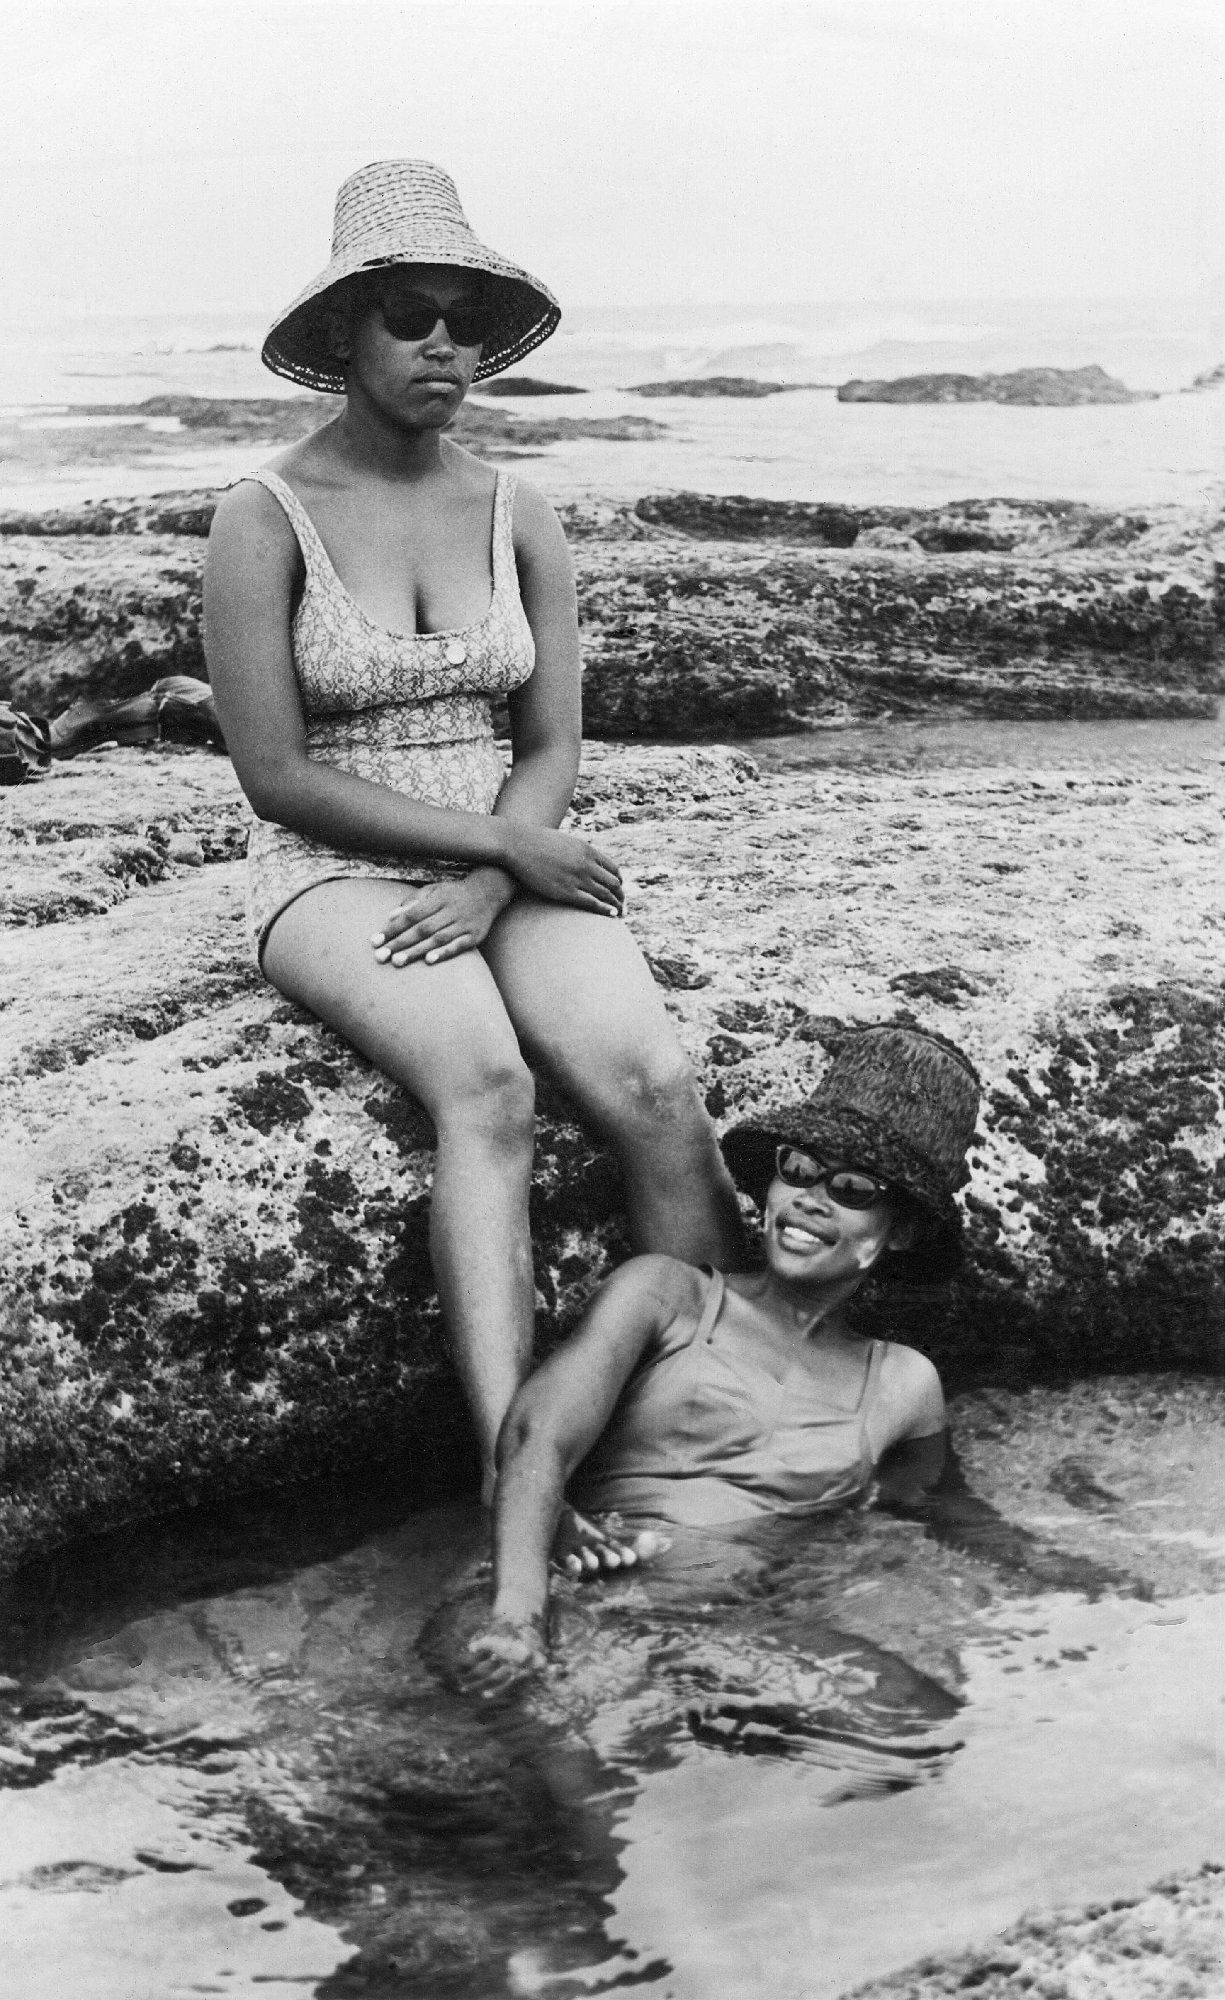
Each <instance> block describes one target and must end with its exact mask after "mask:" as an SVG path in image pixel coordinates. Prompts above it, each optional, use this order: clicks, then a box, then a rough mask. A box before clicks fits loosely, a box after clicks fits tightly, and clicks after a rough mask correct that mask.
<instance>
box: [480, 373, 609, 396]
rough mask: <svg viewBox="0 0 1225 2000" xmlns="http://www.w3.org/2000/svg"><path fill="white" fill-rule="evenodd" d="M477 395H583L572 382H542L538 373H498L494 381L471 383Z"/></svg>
mask: <svg viewBox="0 0 1225 2000" xmlns="http://www.w3.org/2000/svg"><path fill="white" fill-rule="evenodd" d="M473 394H474V395H477V396H585V395H586V394H587V391H586V390H585V389H580V388H579V387H578V386H577V385H576V384H575V383H573V382H543V381H542V380H541V379H540V377H539V375H499V376H498V377H497V379H496V381H492V382H477V383H475V384H474V385H473Z"/></svg>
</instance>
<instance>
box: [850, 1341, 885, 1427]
mask: <svg viewBox="0 0 1225 2000" xmlns="http://www.w3.org/2000/svg"><path fill="white" fill-rule="evenodd" d="M888 1351H889V1342H888V1341H887V1340H874V1341H873V1342H872V1352H871V1353H870V1354H869V1356H868V1365H867V1367H866V1368H865V1370H864V1376H863V1388H862V1389H861V1390H860V1392H859V1409H858V1412H857V1414H858V1417H859V1428H860V1431H861V1432H866V1430H867V1425H868V1418H869V1417H870V1416H871V1414H872V1405H873V1403H875V1401H876V1392H877V1390H878V1389H879V1388H880V1371H881V1369H882V1368H883V1367H884V1365H885V1355H886V1354H887V1353H888Z"/></svg>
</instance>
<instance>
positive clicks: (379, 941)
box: [370, 931, 387, 944]
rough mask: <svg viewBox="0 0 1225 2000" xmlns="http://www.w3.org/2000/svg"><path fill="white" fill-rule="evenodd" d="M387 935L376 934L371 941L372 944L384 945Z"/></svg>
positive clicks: (382, 932) (378, 932)
mask: <svg viewBox="0 0 1225 2000" xmlns="http://www.w3.org/2000/svg"><path fill="white" fill-rule="evenodd" d="M386 935H387V933H386V932H385V931H376V932H375V933H374V936H373V937H372V938H371V940H370V942H371V944H382V942H383V940H384V938H385V937H386Z"/></svg>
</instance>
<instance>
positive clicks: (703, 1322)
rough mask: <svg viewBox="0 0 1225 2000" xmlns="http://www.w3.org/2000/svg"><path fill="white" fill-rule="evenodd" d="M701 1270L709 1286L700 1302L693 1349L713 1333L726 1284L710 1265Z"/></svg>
mask: <svg viewBox="0 0 1225 2000" xmlns="http://www.w3.org/2000/svg"><path fill="white" fill-rule="evenodd" d="M702 1268H703V1270H704V1271H706V1272H707V1273H708V1274H709V1277H710V1284H709V1286H708V1287H707V1291H706V1297H705V1299H704V1300H703V1302H702V1312H701V1316H700V1318H699V1320H698V1323H697V1327H696V1328H695V1330H694V1335H693V1345H694V1346H695V1347H699V1346H700V1345H701V1344H702V1342H703V1341H704V1340H709V1339H710V1336H711V1334H712V1333H713V1332H714V1330H715V1321H716V1320H717V1319H718V1317H719V1313H720V1311H721V1310H722V1306H723V1294H724V1292H725V1291H726V1290H727V1284H726V1281H725V1279H724V1276H723V1273H722V1271H716V1270H715V1268H714V1266H713V1265H712V1264H704V1265H703V1266H702Z"/></svg>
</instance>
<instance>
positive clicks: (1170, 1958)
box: [846, 1861, 1225, 2000]
mask: <svg viewBox="0 0 1225 2000" xmlns="http://www.w3.org/2000/svg"><path fill="white" fill-rule="evenodd" d="M1222 1990H1225V1865H1223V1864H1222V1863H1220V1862H1216V1861H1211V1862H1206V1863H1205V1865H1204V1866H1203V1867H1202V1868H1200V1869H1197V1870H1196V1872H1195V1873H1194V1874H1193V1875H1188V1876H1181V1877H1180V1876H1170V1877H1167V1878H1166V1880H1164V1881H1161V1882H1157V1883H1155V1884H1154V1885H1153V1887H1152V1889H1150V1890H1149V1892H1148V1893H1147V1895H1143V1896H1121V1897H1118V1898H1116V1899H1114V1900H1113V1901H1111V1902H1109V1903H1104V1904H1103V1903H1088V1904H1086V1905H1084V1907H1083V1908H1079V1909H1059V1910H1051V1911H1043V1912H1041V1913H1035V1914H1034V1915H1033V1916H1029V1917H1025V1918H1023V1919H1022V1921H1021V1922H1020V1923H1019V1924H1014V1925H1013V1926H1012V1927H1011V1928H1010V1929H1009V1930H1007V1931H1005V1932H1004V1933H1003V1934H1002V1936H1001V1937H999V1938H998V1939H997V1940H996V1941H995V1942H994V1943H992V1944H990V1945H988V1946H985V1947H977V1948H975V1949H973V1950H970V1951H963V1952H957V1953H956V1954H953V1955H951V1956H950V1957H948V1958H943V1959H936V1958H932V1959H921V1960H920V1961H919V1963H918V1964H917V1965H914V1966H911V1967H910V1968H909V1969H908V1970H907V1971H905V1972H899V1973H895V1974H893V1975H892V1976H891V1977H890V1978H887V1979H874V1980H872V1981H871V1982H870V1984H868V1985H866V1986H857V1987H856V1988H855V1990H854V1993H853V1994H848V1995H847V1996H846V2000H952V1996H953V1995H958V1996H960V1995H961V1994H964V1993H968V1992H973V1993H976V1994H979V1995H981V1996H982V2000H1218V1996H1219V1994H1220V1993H1221V1992H1222Z"/></svg>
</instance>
